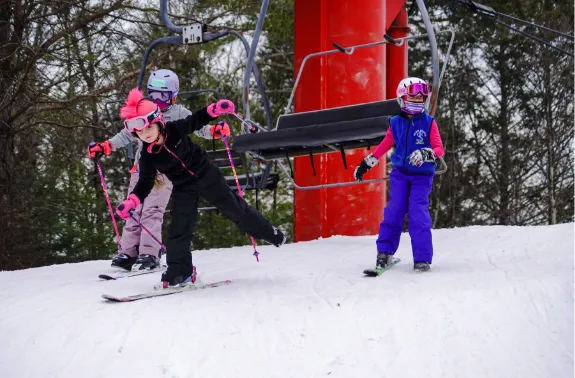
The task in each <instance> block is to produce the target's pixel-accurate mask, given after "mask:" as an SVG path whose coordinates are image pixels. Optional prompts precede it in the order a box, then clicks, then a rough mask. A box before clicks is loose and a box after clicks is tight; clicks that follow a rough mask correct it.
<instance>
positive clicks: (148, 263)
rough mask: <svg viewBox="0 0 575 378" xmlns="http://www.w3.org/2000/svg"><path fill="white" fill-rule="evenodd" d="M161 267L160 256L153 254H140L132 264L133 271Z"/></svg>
mask: <svg viewBox="0 0 575 378" xmlns="http://www.w3.org/2000/svg"><path fill="white" fill-rule="evenodd" d="M159 267H160V258H159V257H156V256H152V255H140V256H139V257H138V259H137V260H136V261H135V262H134V265H133V266H132V271H133V272H135V271H138V270H154V269H157V268H159Z"/></svg>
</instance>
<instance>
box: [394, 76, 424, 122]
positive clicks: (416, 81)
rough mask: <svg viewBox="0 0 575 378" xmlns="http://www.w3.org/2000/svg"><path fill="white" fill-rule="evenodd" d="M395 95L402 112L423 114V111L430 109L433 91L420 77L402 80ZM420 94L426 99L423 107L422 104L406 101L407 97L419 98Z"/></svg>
mask: <svg viewBox="0 0 575 378" xmlns="http://www.w3.org/2000/svg"><path fill="white" fill-rule="evenodd" d="M395 94H396V96H397V102H398V103H399V106H400V107H401V110H402V111H403V112H405V113H408V114H419V113H423V111H424V110H425V109H427V108H428V107H429V100H430V99H431V96H430V94H431V89H430V88H429V84H427V82H426V81H425V80H423V79H420V78H418V77H407V78H405V79H403V80H401V81H400V82H399V84H398V86H397V90H396V91H395ZM418 94H421V95H423V97H424V103H423V107H422V106H421V104H418V103H413V102H410V101H407V100H406V97H407V95H410V96H417V95H418Z"/></svg>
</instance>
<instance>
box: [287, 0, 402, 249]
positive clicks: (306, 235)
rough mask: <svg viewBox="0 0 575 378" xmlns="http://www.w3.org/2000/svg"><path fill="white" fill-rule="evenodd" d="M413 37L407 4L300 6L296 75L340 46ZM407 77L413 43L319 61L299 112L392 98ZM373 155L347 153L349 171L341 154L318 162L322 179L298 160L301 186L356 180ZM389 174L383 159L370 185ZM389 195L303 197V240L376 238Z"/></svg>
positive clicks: (304, 83)
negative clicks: (319, 54)
mask: <svg viewBox="0 0 575 378" xmlns="http://www.w3.org/2000/svg"><path fill="white" fill-rule="evenodd" d="M408 31H409V29H408V26H407V13H406V10H405V1H400V0H359V1H348V0H295V60H294V61H295V73H297V72H298V70H299V67H300V65H301V62H302V60H303V59H304V58H305V57H306V56H307V55H308V54H311V53H316V52H321V51H326V50H332V49H333V42H336V43H337V44H339V45H341V46H343V47H347V46H352V45H358V44H364V43H370V42H375V41H380V40H382V39H383V35H384V34H385V33H387V34H389V36H390V37H392V38H401V37H405V36H407V33H408ZM406 76H407V43H405V44H403V46H400V47H398V46H394V45H392V44H385V45H379V46H374V47H371V48H366V49H361V50H357V51H355V52H354V53H353V54H352V55H346V54H343V53H342V54H333V55H329V56H322V57H320V58H315V59H311V60H310V61H309V62H308V63H307V64H306V66H305V69H304V71H303V74H302V76H301V79H300V82H299V85H298V88H297V91H296V93H295V100H294V101H295V102H294V104H295V112H296V113H297V112H304V111H311V110H319V109H327V108H335V107H341V106H346V105H355V104H361V103H366V102H373V101H381V100H385V99H392V98H394V97H395V89H396V87H397V85H398V84H399V82H400V81H401V79H403V78H404V77H406ZM381 127H382V128H386V127H387V125H381ZM367 154H368V151H367V150H366V149H356V150H347V151H346V159H347V162H348V168H347V169H345V168H344V165H343V162H342V159H341V156H340V154H339V153H329V154H317V155H314V158H313V159H314V166H315V173H316V175H315V176H314V173H313V170H312V165H311V162H310V158H309V157H298V158H295V163H294V166H295V181H296V183H298V185H301V186H311V185H323V184H328V183H335V182H345V181H352V180H353V170H354V169H355V167H356V166H357V164H359V162H360V161H361V159H362V158H363V157H364V156H365V155H367ZM385 174H386V171H385V162H384V161H383V159H382V162H381V163H380V164H379V165H378V166H377V167H375V168H373V169H372V170H371V171H370V172H369V173H368V174H367V175H366V179H372V178H378V177H385ZM385 191H386V184H385V182H381V183H371V184H365V185H353V186H347V187H335V188H324V189H318V190H310V191H298V190H295V198H294V206H295V209H294V225H295V227H294V229H295V230H294V239H295V241H298V242H299V241H306V240H313V239H317V238H319V237H324V238H325V237H330V236H333V235H350V236H355V235H373V234H376V233H377V232H378V229H379V223H380V222H381V220H382V219H383V209H384V208H385V204H386V199H385V198H386V194H385Z"/></svg>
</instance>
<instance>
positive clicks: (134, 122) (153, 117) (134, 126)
mask: <svg viewBox="0 0 575 378" xmlns="http://www.w3.org/2000/svg"><path fill="white" fill-rule="evenodd" d="M154 122H162V111H161V110H160V108H156V110H154V111H153V112H151V113H149V114H146V115H143V116H138V117H134V118H130V119H127V120H125V121H124V127H125V128H126V130H128V131H129V132H131V133H135V132H137V131H142V130H144V129H145V128H146V127H148V126H150V125H151V124H152V123H154Z"/></svg>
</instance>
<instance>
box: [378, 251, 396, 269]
mask: <svg viewBox="0 0 575 378" xmlns="http://www.w3.org/2000/svg"><path fill="white" fill-rule="evenodd" d="M392 262H393V255H390V254H389V253H385V252H378V253H377V259H376V260H375V269H386V268H388V267H389V265H390V264H391V263H392Z"/></svg>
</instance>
